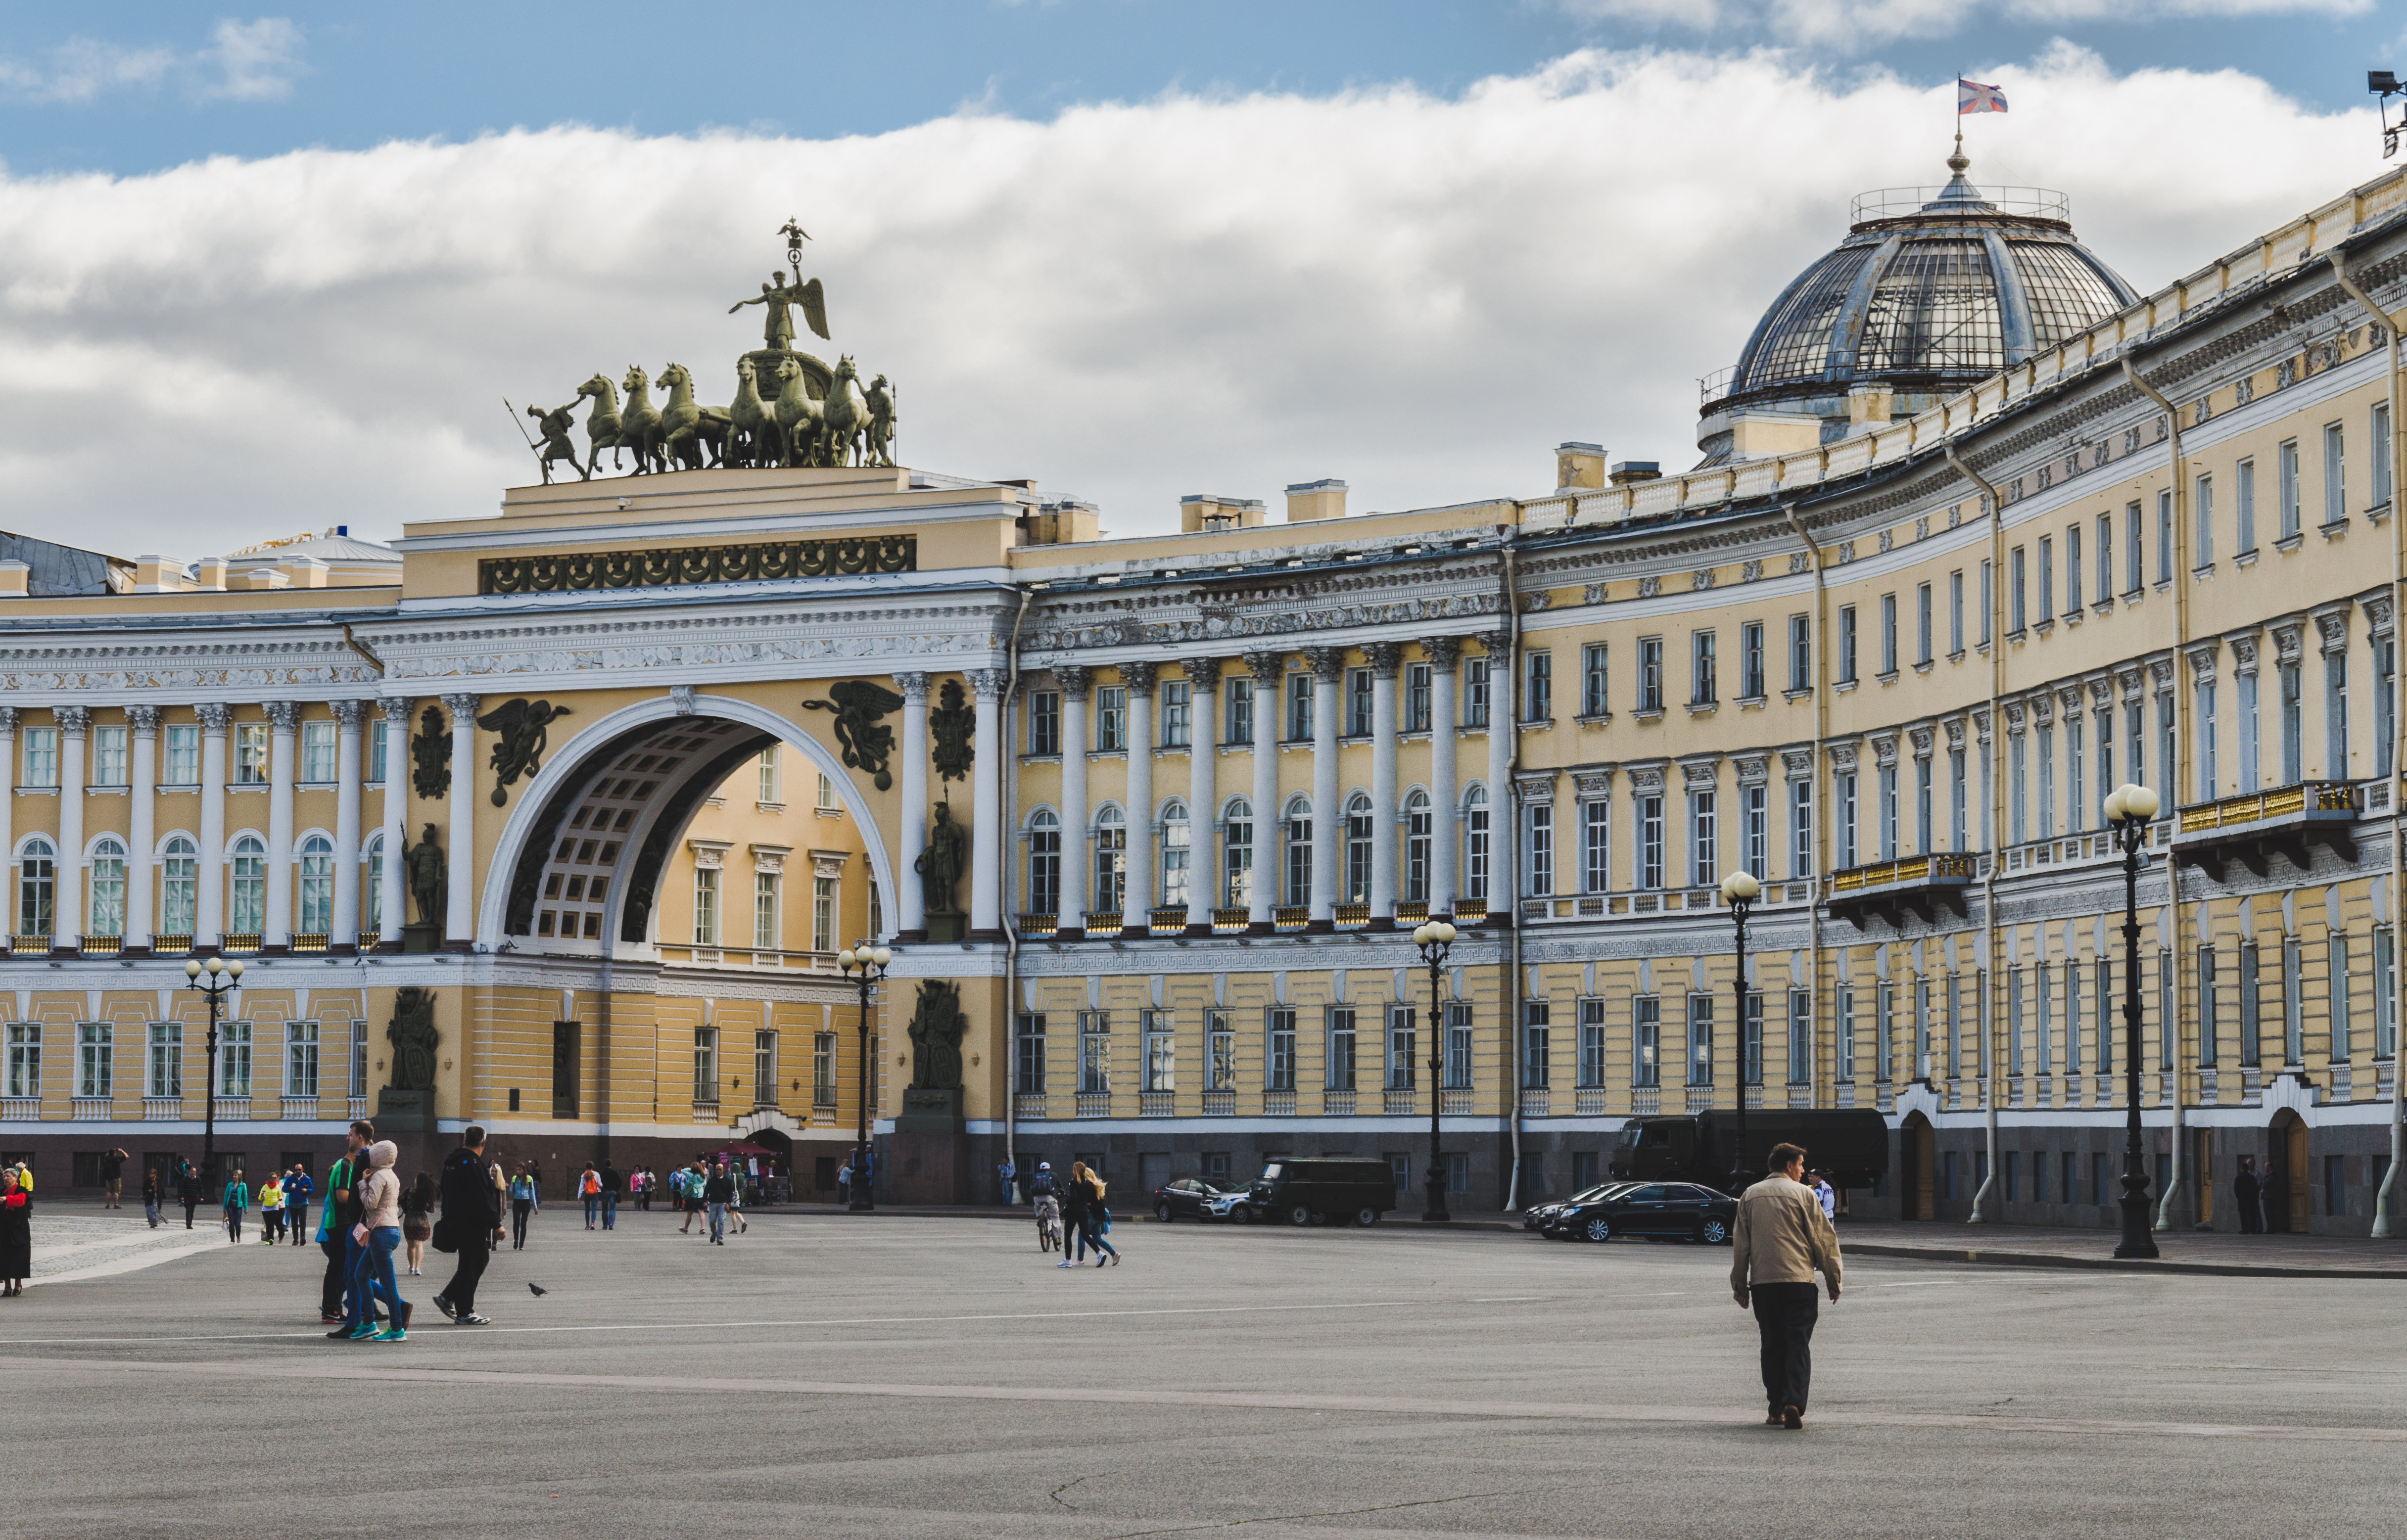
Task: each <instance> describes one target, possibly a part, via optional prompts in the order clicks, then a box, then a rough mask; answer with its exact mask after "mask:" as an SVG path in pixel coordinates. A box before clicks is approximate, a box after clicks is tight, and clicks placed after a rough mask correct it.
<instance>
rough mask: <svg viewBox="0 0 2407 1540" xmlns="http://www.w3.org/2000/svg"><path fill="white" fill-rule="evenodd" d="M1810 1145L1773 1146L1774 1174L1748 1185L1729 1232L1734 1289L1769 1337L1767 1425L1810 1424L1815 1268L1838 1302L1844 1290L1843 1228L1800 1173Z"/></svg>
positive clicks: (1765, 1337) (1765, 1351)
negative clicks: (1808, 1405) (1841, 1281)
mask: <svg viewBox="0 0 2407 1540" xmlns="http://www.w3.org/2000/svg"><path fill="white" fill-rule="evenodd" d="M1804 1173H1805V1152H1804V1151H1803V1150H1802V1149H1800V1148H1798V1147H1797V1146H1795V1145H1790V1144H1779V1145H1774V1146H1773V1147H1772V1175H1771V1176H1766V1177H1765V1178H1763V1180H1761V1181H1759V1182H1758V1183H1756V1184H1755V1185H1754V1186H1753V1187H1750V1188H1748V1189H1747V1190H1746V1193H1745V1196H1744V1197H1742V1198H1740V1199H1739V1203H1738V1223H1737V1224H1736V1225H1735V1226H1733V1227H1732V1230H1731V1234H1730V1292H1731V1293H1733V1294H1735V1295H1736V1296H1737V1298H1738V1307H1739V1308H1740V1309H1742V1310H1745V1309H1746V1308H1748V1307H1749V1306H1750V1305H1752V1306H1753V1308H1754V1310H1755V1325H1756V1331H1757V1333H1759V1336H1760V1337H1761V1339H1762V1349H1763V1352H1762V1358H1763V1393H1764V1397H1765V1401H1766V1405H1767V1406H1768V1407H1769V1410H1768V1412H1767V1413H1766V1415H1765V1417H1764V1419H1763V1421H1764V1425H1765V1426H1766V1427H1773V1428H1779V1427H1787V1428H1802V1427H1803V1426H1804V1425H1805V1393H1806V1390H1807V1387H1808V1385H1809V1383H1810V1382H1811V1380H1812V1379H1813V1376H1814V1353H1813V1342H1814V1319H1815V1315H1816V1309H1817V1308H1818V1307H1817V1306H1816V1304H1815V1301H1814V1271H1815V1269H1816V1268H1819V1269H1821V1272H1822V1278H1823V1281H1824V1283H1825V1284H1827V1285H1828V1286H1829V1288H1830V1298H1831V1300H1832V1302H1834V1303H1835V1302H1836V1301H1837V1300H1838V1297H1839V1235H1838V1232H1837V1231H1835V1230H1833V1229H1831V1228H1830V1219H1829V1218H1828V1217H1827V1216H1825V1215H1824V1214H1823V1212H1822V1205H1821V1202H1820V1200H1819V1199H1817V1198H1816V1197H1815V1195H1814V1190H1813V1189H1812V1188H1810V1187H1807V1186H1806V1185H1805V1184H1804V1183H1803V1182H1802V1180H1800V1179H1799V1178H1801V1177H1802V1176H1803V1175H1804Z"/></svg>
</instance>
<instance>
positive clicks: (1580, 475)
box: [1555, 439, 1604, 492]
mask: <svg viewBox="0 0 2407 1540" xmlns="http://www.w3.org/2000/svg"><path fill="white" fill-rule="evenodd" d="M1603 485H1604V446H1603V445H1602V444H1582V443H1580V442H1578V441H1577V440H1575V439H1574V440H1572V441H1570V442H1567V443H1562V444H1558V445H1556V446H1555V490H1556V491H1557V492H1572V491H1575V490H1576V491H1581V492H1593V491H1595V490H1597V489H1599V488H1601V487H1602V486H1603Z"/></svg>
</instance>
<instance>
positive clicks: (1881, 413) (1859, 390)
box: [1847, 383, 1897, 438]
mask: <svg viewBox="0 0 2407 1540" xmlns="http://www.w3.org/2000/svg"><path fill="white" fill-rule="evenodd" d="M1896 399H1897V392H1894V391H1892V390H1890V389H1889V388H1888V387H1887V386H1886V385H1882V384H1877V383H1874V384H1870V385H1857V386H1852V387H1850V388H1849V389H1848V391H1847V436H1848V437H1849V438H1853V437H1855V436H1856V435H1858V434H1867V433H1871V432H1872V431H1873V430H1874V429H1876V428H1886V427H1887V426H1888V424H1889V416H1890V414H1891V412H1892V411H1893V410H1894V407H1893V405H1892V404H1893V403H1894V402H1895V401H1896Z"/></svg>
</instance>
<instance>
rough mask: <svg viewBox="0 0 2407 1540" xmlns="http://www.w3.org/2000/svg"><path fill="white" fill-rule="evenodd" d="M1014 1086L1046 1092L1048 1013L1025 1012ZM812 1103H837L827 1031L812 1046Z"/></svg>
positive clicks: (832, 1043) (1017, 1043)
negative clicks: (1046, 1027) (1046, 1029)
mask: <svg viewBox="0 0 2407 1540" xmlns="http://www.w3.org/2000/svg"><path fill="white" fill-rule="evenodd" d="M1013 1048H1014V1052H1013V1054H1012V1075H1013V1084H1014V1087H1015V1088H1016V1089H1017V1090H1018V1091H1021V1092H1022V1093H1024V1094H1027V1095H1031V1096H1042V1095H1044V1094H1045V1013H1044V1012H1043V1011H1022V1012H1020V1015H1019V1034H1018V1037H1017V1038H1015V1039H1014V1042H1013ZM811 1103H812V1105H815V1106H833V1105H835V1034H833V1033H832V1032H823V1033H821V1034H819V1040H818V1042H817V1043H816V1044H814V1045H813V1047H812V1049H811Z"/></svg>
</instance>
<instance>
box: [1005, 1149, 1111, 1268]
mask: <svg viewBox="0 0 2407 1540" xmlns="http://www.w3.org/2000/svg"><path fill="white" fill-rule="evenodd" d="M1109 1191H1110V1189H1109V1188H1108V1187H1106V1186H1105V1184H1104V1178H1103V1174H1102V1173H1101V1172H1098V1171H1094V1170H1091V1169H1090V1168H1089V1167H1088V1165H1087V1162H1084V1161H1072V1162H1070V1179H1069V1180H1068V1181H1066V1182H1057V1181H1055V1180H1054V1177H1053V1162H1050V1161H1039V1162H1036V1175H1035V1176H1033V1177H1031V1178H1029V1182H1028V1198H1029V1202H1030V1203H1031V1205H1033V1206H1034V1208H1035V1210H1036V1233H1037V1245H1038V1246H1039V1247H1040V1248H1042V1249H1044V1250H1047V1251H1050V1250H1052V1249H1053V1248H1054V1247H1056V1246H1059V1247H1061V1261H1060V1262H1056V1263H1054V1265H1055V1266H1056V1267H1077V1266H1081V1265H1083V1264H1084V1263H1085V1262H1086V1260H1087V1253H1088V1252H1090V1251H1092V1252H1093V1253H1094V1254H1095V1265H1096V1266H1098V1267H1104V1266H1113V1267H1117V1266H1118V1265H1119V1260H1120V1251H1119V1248H1118V1247H1116V1246H1114V1245H1113V1244H1112V1243H1111V1240H1110V1239H1109V1236H1110V1234H1111V1229H1112V1210H1111V1205H1110V1204H1109V1203H1107V1202H1106V1201H1105V1198H1106V1195H1107V1194H1108V1192H1109Z"/></svg>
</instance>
